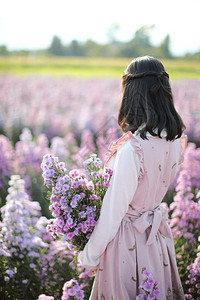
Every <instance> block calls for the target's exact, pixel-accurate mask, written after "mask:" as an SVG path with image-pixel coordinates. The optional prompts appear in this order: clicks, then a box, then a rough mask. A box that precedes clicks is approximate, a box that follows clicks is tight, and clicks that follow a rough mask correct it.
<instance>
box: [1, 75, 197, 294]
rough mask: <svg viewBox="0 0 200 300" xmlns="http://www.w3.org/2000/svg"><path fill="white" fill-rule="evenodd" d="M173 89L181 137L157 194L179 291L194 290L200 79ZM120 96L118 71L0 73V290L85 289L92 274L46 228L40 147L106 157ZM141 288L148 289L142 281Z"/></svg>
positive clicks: (71, 163) (64, 157) (71, 156)
mask: <svg viewBox="0 0 200 300" xmlns="http://www.w3.org/2000/svg"><path fill="white" fill-rule="evenodd" d="M172 89H173V94H174V102H175V106H176V108H177V110H178V111H179V112H180V114H181V116H182V117H183V120H184V122H185V125H186V127H187V129H186V134H187V135H188V140H189V143H188V146H187V148H186V150H185V159H184V162H183V164H182V165H181V166H180V169H179V172H178V175H177V178H176V182H175V183H174V184H173V185H172V186H171V189H170V190H169V191H168V193H167V194H166V196H165V199H164V201H165V202H166V205H167V206H168V210H169V216H170V226H171V228H172V232H173V235H174V240H175V248H176V254H177V264H178V269H179V274H180V277H181V280H182V284H183V288H184V292H185V295H186V299H200V235H199V232H200V231H199V228H200V80H198V79H192V80H181V81H176V82H172ZM119 101H120V82H119V80H118V79H113V78H106V79H105V78H104V79H102V78H96V79H86V78H85V79H83V78H82V79H78V78H71V77H59V78H56V77H47V76H46V77H39V76H26V77H15V76H12V75H0V206H1V222H0V229H1V232H0V269H1V273H0V299H5V300H6V299H16V300H28V299H33V300H36V299H40V300H46V299H56V300H57V299H62V300H65V299H88V295H89V293H90V289H91V285H92V281H93V278H94V274H93V273H92V272H91V271H89V270H86V269H84V268H83V267H82V266H81V265H79V263H78V262H77V261H76V260H74V261H73V258H75V257H76V254H77V253H76V252H74V251H73V250H72V248H71V247H70V246H69V248H68V247H67V246H68V244H67V242H62V240H61V239H59V238H56V239H53V238H52V237H51V236H50V235H49V233H48V232H47V230H46V226H47V223H48V219H49V218H51V213H50V211H49V204H50V203H49V194H48V191H47V189H46V187H45V186H44V184H43V178H42V169H41V162H42V159H43V156H44V155H45V154H47V153H51V154H52V155H53V156H57V157H58V158H59V160H61V161H64V162H65V164H66V166H67V169H68V170H70V169H73V168H82V163H83V161H85V160H86V159H87V158H88V156H89V154H90V153H97V154H98V156H99V157H100V159H101V160H102V161H103V162H105V159H106V157H105V153H106V152H107V150H108V146H109V144H110V143H111V141H112V140H116V139H117V138H118V137H119V136H120V135H121V131H120V130H119V128H118V126H117V110H118V107H119ZM152 276H153V275H152ZM156 290H157V288H156ZM140 292H141V294H144V295H146V296H145V297H146V298H144V297H143V296H140V298H138V299H148V295H147V294H148V293H147V294H146V292H147V291H146V290H145V285H143V287H142V288H141V291H140ZM158 294H159V293H158ZM45 295H48V296H45ZM138 297H139V296H138ZM149 299H150V298H149ZM151 299H157V298H156V297H155V298H151ZM160 299H162V298H160Z"/></svg>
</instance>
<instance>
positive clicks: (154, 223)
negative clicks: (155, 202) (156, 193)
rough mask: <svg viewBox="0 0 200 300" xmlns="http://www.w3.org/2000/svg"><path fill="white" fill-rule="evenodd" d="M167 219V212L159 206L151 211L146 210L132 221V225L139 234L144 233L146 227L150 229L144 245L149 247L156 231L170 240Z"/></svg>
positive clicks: (170, 235)
mask: <svg viewBox="0 0 200 300" xmlns="http://www.w3.org/2000/svg"><path fill="white" fill-rule="evenodd" d="M167 219H168V212H167V210H166V209H165V208H164V206H162V205H159V206H158V207H156V208H154V209H153V210H147V211H145V212H144V213H142V214H141V215H140V216H139V217H138V218H137V219H136V220H134V223H133V225H134V227H135V228H136V229H137V230H138V231H139V232H140V233H144V232H145V230H146V229H147V228H148V227H151V231H150V234H149V237H148V239H147V242H146V245H151V244H152V243H153V241H154V239H155V237H156V234H157V232H158V231H159V232H160V233H162V234H163V235H164V236H165V237H169V238H172V234H171V230H170V227H169V225H168V223H167Z"/></svg>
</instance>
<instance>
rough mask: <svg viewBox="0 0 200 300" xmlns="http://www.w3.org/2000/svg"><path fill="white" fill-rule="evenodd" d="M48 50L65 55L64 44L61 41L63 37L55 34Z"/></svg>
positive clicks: (56, 54)
mask: <svg viewBox="0 0 200 300" xmlns="http://www.w3.org/2000/svg"><path fill="white" fill-rule="evenodd" d="M48 52H49V53H50V54H52V55H55V56H64V55H65V50H64V46H63V44H62V42H61V39H60V38H59V37H58V36H57V35H55V36H54V37H53V39H52V42H51V45H50V47H49V49H48Z"/></svg>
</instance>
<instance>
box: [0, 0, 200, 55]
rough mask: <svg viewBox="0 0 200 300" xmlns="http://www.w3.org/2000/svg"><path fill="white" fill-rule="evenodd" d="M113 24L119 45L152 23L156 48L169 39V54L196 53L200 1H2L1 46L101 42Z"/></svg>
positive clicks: (198, 42)
mask: <svg viewBox="0 0 200 300" xmlns="http://www.w3.org/2000/svg"><path fill="white" fill-rule="evenodd" d="M113 23H117V24H119V31H118V35H117V38H118V39H119V40H121V41H127V40H130V39H131V38H132V37H133V36H134V33H135V31H136V30H137V29H139V28H140V27H141V26H143V25H152V24H154V25H155V28H154V30H153V31H152V42H153V43H154V44H155V45H157V44H159V43H160V42H161V41H162V40H163V39H164V37H165V36H166V34H170V37H171V51H172V52H173V54H175V55H182V54H185V53H186V52H191V53H192V52H196V51H200V34H199V31H200V0H190V1H188V0H187V1H186V0H167V1H163V0H137V1H135V0H123V1H122V0H101V1H96V0H0V45H2V44H4V45H6V46H7V47H8V49H9V50H14V49H43V48H47V47H48V46H49V45H50V43H51V41H52V37H53V36H54V35H58V36H59V37H60V38H61V40H62V42H63V44H67V43H69V42H70V41H71V40H73V39H77V40H80V41H85V40H87V39H93V40H94V41H97V42H100V43H104V42H107V41H108V36H107V30H108V28H109V27H110V26H111V24H113Z"/></svg>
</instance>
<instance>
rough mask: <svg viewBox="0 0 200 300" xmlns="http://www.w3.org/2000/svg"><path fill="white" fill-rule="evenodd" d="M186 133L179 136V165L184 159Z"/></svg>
mask: <svg viewBox="0 0 200 300" xmlns="http://www.w3.org/2000/svg"><path fill="white" fill-rule="evenodd" d="M187 141H188V138H187V135H186V134H184V133H183V134H182V136H181V137H180V142H181V155H180V159H179V165H180V164H182V163H183V161H184V150H185V148H186V146H187Z"/></svg>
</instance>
